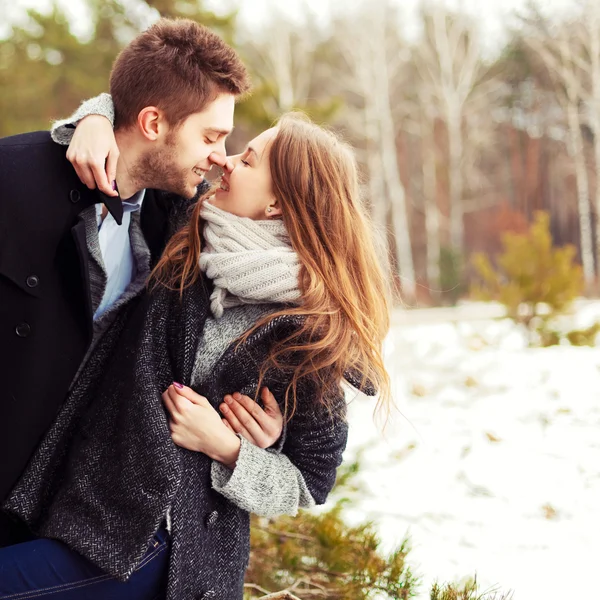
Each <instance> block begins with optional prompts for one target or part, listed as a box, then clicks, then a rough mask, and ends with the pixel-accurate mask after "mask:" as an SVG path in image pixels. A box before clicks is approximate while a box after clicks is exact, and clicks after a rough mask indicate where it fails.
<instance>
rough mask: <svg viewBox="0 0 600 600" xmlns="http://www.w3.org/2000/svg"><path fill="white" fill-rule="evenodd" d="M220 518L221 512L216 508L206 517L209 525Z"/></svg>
mask: <svg viewBox="0 0 600 600" xmlns="http://www.w3.org/2000/svg"><path fill="white" fill-rule="evenodd" d="M218 518H219V513H218V512H217V511H216V510H213V511H212V512H211V513H210V514H209V515H208V516H207V517H206V526H207V527H212V526H213V525H214V524H215V523H216V522H217V519H218Z"/></svg>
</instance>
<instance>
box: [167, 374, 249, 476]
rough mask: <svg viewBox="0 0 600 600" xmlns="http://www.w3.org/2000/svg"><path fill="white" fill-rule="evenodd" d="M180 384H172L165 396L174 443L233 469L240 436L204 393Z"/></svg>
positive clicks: (237, 453) (238, 450) (237, 454)
mask: <svg viewBox="0 0 600 600" xmlns="http://www.w3.org/2000/svg"><path fill="white" fill-rule="evenodd" d="M179 385H180V384H175V383H173V384H172V385H170V386H169V387H168V388H167V390H166V391H165V392H164V394H163V395H162V399H163V402H164V403H165V406H166V408H167V411H168V412H169V415H170V417H171V418H170V421H169V426H170V429H171V438H172V439H173V442H175V443H176V444H177V445H178V446H181V447H182V448H187V449H188V450H193V451H195V452H203V453H204V454H206V455H207V456H209V457H210V458H212V459H213V460H218V461H219V462H222V463H223V464H225V465H227V466H229V467H231V468H233V467H234V466H235V462H236V460H237V459H238V456H239V453H240V440H239V438H238V437H237V436H236V435H235V433H234V432H233V430H232V429H230V428H228V427H226V426H225V424H224V423H223V421H222V420H221V417H220V416H219V413H218V412H217V411H216V410H215V409H214V408H213V407H212V406H211V405H210V402H209V401H208V400H207V399H206V398H205V397H204V396H201V395H200V394H197V393H196V392H194V390H192V389H190V388H189V387H186V386H181V387H179Z"/></svg>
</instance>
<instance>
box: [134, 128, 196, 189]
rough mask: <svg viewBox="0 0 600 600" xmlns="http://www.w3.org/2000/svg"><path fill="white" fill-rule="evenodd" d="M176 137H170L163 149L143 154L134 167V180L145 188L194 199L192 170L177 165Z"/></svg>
mask: <svg viewBox="0 0 600 600" xmlns="http://www.w3.org/2000/svg"><path fill="white" fill-rule="evenodd" d="M174 138H175V136H174V135H172V136H169V137H168V138H167V140H166V141H165V145H164V146H163V147H162V148H155V149H153V150H149V151H148V152H146V153H145V154H143V155H142V156H141V157H140V158H139V160H138V161H137V163H136V164H135V165H134V166H133V167H132V169H131V171H130V173H131V177H132V179H134V180H135V181H137V182H139V184H140V186H141V187H143V188H152V189H155V190H163V191H165V192H172V193H173V194H177V195H178V196H183V197H184V198H192V197H193V196H194V195H195V193H196V190H195V189H193V190H192V189H191V187H190V183H189V178H190V169H182V168H181V167H180V166H178V165H177V150H176V147H175V139H174Z"/></svg>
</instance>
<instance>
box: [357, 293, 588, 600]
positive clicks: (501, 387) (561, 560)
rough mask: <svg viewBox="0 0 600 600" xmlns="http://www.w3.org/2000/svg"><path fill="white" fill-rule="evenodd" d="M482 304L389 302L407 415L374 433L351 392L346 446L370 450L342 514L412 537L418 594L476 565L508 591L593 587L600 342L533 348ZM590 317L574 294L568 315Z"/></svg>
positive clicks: (542, 593)
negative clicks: (413, 306)
mask: <svg viewBox="0 0 600 600" xmlns="http://www.w3.org/2000/svg"><path fill="white" fill-rule="evenodd" d="M490 310H492V312H494V311H495V310H496V309H494V308H493V307H492V308H490V306H489V305H488V306H486V305H471V306H470V307H467V309H466V310H465V308H464V307H463V308H459V309H444V311H445V312H444V311H442V312H440V311H438V312H437V313H435V312H434V313H431V312H428V311H426V310H425V311H406V312H404V313H402V314H401V315H397V318H396V319H395V320H394V322H395V323H396V324H395V325H394V327H393V329H392V332H391V335H390V337H389V340H388V348H387V355H388V356H387V362H388V368H389V371H390V373H391V375H392V378H393V385H394V390H395V398H396V402H397V404H398V407H399V409H400V411H401V413H402V414H401V416H397V417H396V418H395V419H394V422H393V423H392V425H390V426H389V428H388V429H387V430H386V432H385V434H384V435H385V437H382V435H381V433H380V430H378V429H377V428H376V426H375V425H374V424H373V419H372V409H373V405H372V403H370V402H369V401H367V400H365V399H364V398H357V399H356V400H355V401H354V402H352V403H351V405H350V432H351V433H350V440H349V450H348V453H347V458H348V459H349V458H351V457H352V456H353V455H354V454H355V452H356V451H357V450H358V449H359V448H365V454H364V457H363V462H362V465H363V468H362V471H361V474H360V481H361V482H362V483H363V485H364V491H363V492H362V493H361V495H360V496H359V497H358V498H357V499H356V501H355V502H353V503H352V508H351V509H349V510H348V512H347V517H348V520H349V521H350V522H353V523H354V522H363V521H365V520H367V519H369V520H373V521H374V522H376V524H377V528H378V531H379V532H380V534H381V537H382V540H383V544H384V549H386V550H389V549H391V548H392V547H393V546H394V545H395V544H399V543H400V542H401V541H402V539H403V537H404V536H405V535H406V534H408V535H409V536H410V538H411V541H412V546H413V550H412V552H411V554H410V561H411V564H412V566H413V567H414V569H415V571H416V572H418V573H420V574H421V575H422V576H423V578H424V584H423V586H422V590H421V595H420V596H419V598H420V599H425V598H428V597H429V596H428V590H429V587H430V584H431V582H432V581H433V580H434V579H438V580H439V581H442V582H444V581H457V580H460V579H461V578H464V577H466V576H473V575H474V574H475V573H476V574H477V580H478V582H479V583H480V586H481V589H482V590H484V589H487V588H491V587H494V586H498V587H500V588H501V589H503V590H505V591H508V590H513V591H514V599H515V600H579V599H583V598H586V599H588V598H590V599H595V598H600V591H598V586H597V572H596V571H597V569H598V563H599V561H600V347H598V346H597V347H595V348H589V347H588V348H576V347H572V346H562V345H561V346H556V347H551V348H528V347H527V346H526V342H525V338H524V335H523V334H522V332H521V331H520V330H519V329H518V327H516V326H515V325H514V324H513V323H512V322H511V321H509V320H506V319H501V320H498V319H492V318H489V317H490ZM432 314H433V318H432V316H431V315H432ZM440 315H441V317H440ZM478 316H479V317H482V318H478ZM492 316H496V315H495V314H494V315H492ZM596 320H600V303H599V302H596V303H594V302H583V303H580V304H579V305H578V309H577V311H576V313H575V314H574V315H573V316H572V317H571V324H572V328H576V327H583V326H588V325H590V324H592V323H593V322H594V321H596ZM597 343H598V344H600V339H597Z"/></svg>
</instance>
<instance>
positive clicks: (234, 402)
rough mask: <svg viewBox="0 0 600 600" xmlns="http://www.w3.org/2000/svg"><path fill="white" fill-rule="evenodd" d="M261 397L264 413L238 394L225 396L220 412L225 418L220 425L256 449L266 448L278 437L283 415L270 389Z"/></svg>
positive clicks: (281, 428)
mask: <svg viewBox="0 0 600 600" xmlns="http://www.w3.org/2000/svg"><path fill="white" fill-rule="evenodd" d="M260 395H261V398H262V401H263V404H264V406H265V409H264V410H263V409H262V408H261V407H260V406H259V405H258V404H257V403H256V402H255V401H254V400H252V398H249V397H248V396H244V395H242V394H240V393H239V392H236V393H235V394H232V395H228V396H225V402H224V403H223V404H221V405H220V406H219V410H220V411H221V412H222V413H223V416H224V417H225V418H224V419H223V422H224V423H225V425H226V426H227V427H229V428H230V429H231V430H232V431H235V432H236V433H239V434H240V435H242V436H243V437H245V438H246V439H247V440H248V441H249V442H251V443H252V444H254V445H255V446H258V447H259V448H269V447H270V446H272V445H273V444H274V443H275V442H276V441H277V440H278V439H279V437H280V436H281V432H282V431H283V415H282V414H281V410H280V408H279V404H278V403H277V400H275V396H273V394H271V392H270V391H269V388H266V387H264V388H262V390H261V391H260Z"/></svg>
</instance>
